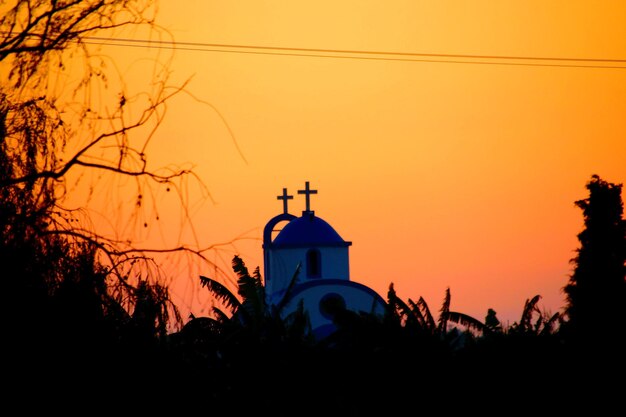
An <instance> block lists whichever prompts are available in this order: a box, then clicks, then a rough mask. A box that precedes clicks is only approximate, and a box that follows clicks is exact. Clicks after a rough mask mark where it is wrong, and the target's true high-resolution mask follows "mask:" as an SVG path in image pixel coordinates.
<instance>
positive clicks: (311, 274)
mask: <svg viewBox="0 0 626 417" xmlns="http://www.w3.org/2000/svg"><path fill="white" fill-rule="evenodd" d="M306 276H307V278H319V277H321V276H322V254H321V253H320V251H319V250H317V249H309V251H308V252H307V253H306Z"/></svg>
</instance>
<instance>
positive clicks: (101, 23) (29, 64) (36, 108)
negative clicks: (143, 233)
mask: <svg viewBox="0 0 626 417" xmlns="http://www.w3.org/2000/svg"><path fill="white" fill-rule="evenodd" d="M155 13H156V8H155V7H154V2H153V1H152V0H130V1H123V0H86V1H74V0H70V1H53V0H34V1H30V0H16V1H11V2H1V3H0V73H1V74H2V82H0V265H2V269H1V270H0V277H1V278H2V282H3V293H4V294H5V295H6V298H7V299H10V300H11V301H12V303H11V305H12V306H13V308H11V309H10V310H11V314H10V315H9V316H8V317H7V320H6V323H7V324H6V326H5V331H6V333H7V334H10V335H11V337H10V339H9V340H8V341H7V343H6V347H7V348H8V349H9V351H10V352H12V353H13V354H14V355H15V356H11V355H9V357H11V360H10V363H11V364H12V365H15V366H17V367H18V368H19V369H18V370H17V371H18V375H19V376H20V377H24V378H29V379H31V380H37V379H38V378H39V377H41V376H42V375H50V376H52V375H57V374H58V372H63V373H67V374H68V376H67V378H68V379H69V380H72V379H73V378H72V377H71V376H70V375H69V372H71V371H76V372H81V373H82V374H83V375H89V376H90V377H92V378H94V377H99V376H102V375H106V374H107V373H109V374H110V373H112V372H116V371H118V372H119V370H120V369H122V368H124V367H125V366H128V367H130V368H132V365H136V364H137V362H136V361H135V359H136V358H142V357H146V354H147V351H148V350H152V351H153V352H154V349H155V348H157V347H158V346H157V345H158V344H159V343H160V341H163V340H164V339H165V336H166V333H167V329H168V326H170V325H172V326H176V325H177V324H179V323H180V322H181V320H180V317H179V313H178V310H177V307H176V306H175V305H174V304H173V303H172V302H171V300H170V297H169V291H168V288H167V285H166V284H165V281H164V280H163V278H166V277H165V276H164V275H163V273H162V269H161V268H160V265H158V264H157V262H156V260H155V256H156V255H155V254H156V253H160V252H168V251H171V252H175V251H183V252H185V253H192V254H193V255H194V256H195V255H197V256H198V257H200V258H201V257H202V250H199V249H190V248H188V247H186V246H180V247H175V248H171V249H170V248H154V249H152V248H142V247H140V246H139V245H138V244H137V243H136V241H135V236H133V235H125V234H124V233H123V232H122V231H119V230H118V231H115V232H116V233H115V234H109V233H103V232H100V231H99V230H98V229H97V228H96V226H95V222H93V221H92V220H91V219H90V218H89V213H88V211H87V210H86V208H85V207H78V208H68V207H69V197H70V196H71V192H72V190H73V189H74V187H75V185H76V184H78V183H79V182H80V184H85V183H88V184H87V186H86V187H85V188H86V190H87V191H88V193H86V194H88V195H89V196H91V195H98V194H101V193H102V192H103V191H105V188H104V187H106V186H107V184H108V186H109V187H114V188H112V189H113V190H116V188H115V187H117V185H118V184H119V183H120V182H122V181H121V180H120V179H124V180H126V181H128V182H129V183H130V184H135V185H136V188H135V189H134V192H135V198H134V200H133V201H131V203H130V204H129V205H130V206H131V210H130V211H132V212H133V214H132V215H131V219H133V218H135V219H137V218H142V216H141V215H140V213H141V211H142V210H144V208H143V207H145V206H146V205H149V204H150V203H153V202H151V201H150V200H149V196H150V194H151V192H154V191H155V190H159V191H163V192H168V191H170V190H172V191H177V190H179V189H180V186H181V185H184V184H185V181H186V180H185V178H194V173H193V172H192V171H190V170H188V169H183V168H176V167H174V168H167V169H154V168H153V167H150V166H149V164H148V157H147V155H148V150H149V144H150V141H151V139H152V137H153V135H154V132H155V130H156V129H157V128H158V126H159V125H160V123H161V120H162V119H163V117H164V114H165V103H166V101H167V100H168V99H169V98H170V97H172V96H173V95H175V94H177V93H179V92H181V91H182V90H183V89H184V85H185V84H183V85H182V86H170V85H168V74H169V72H168V70H167V65H163V62H155V63H154V68H155V70H154V72H151V74H153V75H154V78H152V80H151V82H150V81H148V82H149V85H148V87H146V88H147V90H146V91H141V92H131V91H130V90H129V87H128V85H126V84H125V83H124V80H123V79H122V77H121V74H120V73H119V72H118V71H117V70H116V66H115V63H114V60H111V59H110V58H109V57H106V56H104V55H103V54H102V53H101V51H100V50H98V48H99V47H98V46H97V45H94V39H93V38H92V37H93V36H96V35H101V36H114V35H115V34H116V32H115V31H119V30H122V29H124V28H138V27H144V28H148V29H149V30H151V31H152V32H151V33H153V34H154V33H156V34H158V35H165V32H164V31H162V30H160V29H159V28H158V27H157V26H156V25H155V24H154V14H155ZM117 33H119V32H117ZM111 61H113V64H111ZM160 69H162V70H160ZM76 79H77V80H76ZM73 80H76V82H73ZM96 92H97V93H96ZM90 178H91V179H92V180H91V179H90ZM105 178H106V180H104V179H105ZM98 181H100V182H98ZM200 185H202V184H201V183H200ZM114 192H115V191H114ZM180 202H181V204H182V205H183V206H184V200H182V197H181V200H180ZM72 204H76V203H75V202H74V203H72ZM105 211H106V216H107V217H109V220H112V219H111V218H110V217H111V215H112V212H111V208H110V207H107V208H106V209H105ZM132 216H135V217H132ZM144 222H145V223H144ZM141 225H142V226H144V225H145V226H146V227H147V221H144V220H141ZM207 262H208V261H207ZM155 358H156V356H152V359H155ZM155 360H156V359H155ZM145 364H146V366H144V367H142V370H143V371H145V370H148V369H151V368H153V369H159V367H158V366H156V364H155V363H154V362H151V363H150V361H145ZM51 367H52V368H54V369H51ZM51 371H58V372H51ZM129 372H133V371H132V370H129ZM120 374H121V372H120ZM137 374H138V376H139V375H140V372H138V373H137ZM75 380H79V379H75ZM138 381H139V380H138ZM144 381H145V379H144ZM85 386H87V384H85Z"/></svg>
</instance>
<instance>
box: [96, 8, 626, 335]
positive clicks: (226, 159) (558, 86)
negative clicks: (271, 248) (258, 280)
mask: <svg viewBox="0 0 626 417" xmlns="http://www.w3.org/2000/svg"><path fill="white" fill-rule="evenodd" d="M624 22H626V2H620V1H593V2H591V1H556V0H555V1H549V2H546V1H528V0H524V1H507V2H493V1H478V0H477V1H472V2H466V1H441V0H437V1H415V0H406V1H399V0H393V1H386V2H380V1H364V0H358V1H356V0H354V1H340V2H338V1H324V0H320V1H315V2H294V1H262V2H259V1H236V2H233V1H204V0H202V1H200V0H198V1H184V2H180V1H161V2H160V11H159V14H158V16H157V20H156V23H157V24H159V25H160V26H161V27H163V28H164V29H166V30H167V31H168V32H169V36H171V37H169V38H168V37H167V36H166V37H164V38H162V40H165V41H171V40H174V41H175V42H177V43H178V49H177V50H175V51H172V50H169V49H166V48H147V47H138V46H140V45H137V44H133V43H132V42H126V43H125V44H124V43H120V44H119V45H117V46H111V45H105V46H103V47H102V48H103V51H104V52H105V53H107V54H109V55H111V56H112V57H113V58H114V59H116V60H117V62H118V67H119V69H120V71H121V72H122V73H123V74H124V75H125V76H126V77H127V78H126V81H127V83H128V85H131V86H132V85H133V79H138V77H142V76H143V77H145V73H142V71H145V69H142V68H145V67H144V64H145V60H144V58H145V57H151V58H154V57H155V56H156V55H155V54H159V57H162V58H164V59H165V58H171V59H172V61H171V70H172V73H171V77H170V81H171V83H172V84H176V83H181V82H183V81H184V80H187V79H188V78H190V77H191V80H190V82H189V84H188V85H187V87H186V91H188V92H189V93H190V94H179V95H177V96H176V97H174V98H173V99H172V100H171V101H170V102H169V104H168V111H167V115H166V118H165V120H164V122H163V123H162V125H161V127H160V129H159V130H158V132H157V134H156V136H155V137H154V139H153V140H152V142H151V143H150V148H149V151H148V156H149V158H150V163H151V164H152V166H163V165H168V164H176V165H183V166H193V167H194V170H195V172H196V173H197V174H198V177H199V179H200V180H201V181H202V182H203V183H204V184H205V185H206V187H207V189H208V191H209V192H210V197H211V198H203V194H202V193H201V190H200V189H199V188H198V187H196V186H191V187H190V188H189V191H188V192H189V194H188V195H186V197H187V198H188V201H189V208H190V215H191V216H192V220H193V230H194V231H195V237H193V236H192V235H191V234H190V230H191V228H190V227H188V225H184V231H183V232H182V234H177V228H178V227H179V226H181V224H180V222H179V221H178V217H177V216H178V214H171V215H170V217H169V220H161V221H160V225H159V226H158V227H157V228H152V229H150V230H151V232H150V234H149V235H146V237H145V238H146V242H152V243H154V244H155V245H157V244H175V243H177V242H181V241H182V242H188V241H192V240H193V239H196V240H195V241H194V242H195V243H197V244H198V245H199V246H200V247H204V246H208V245H211V244H218V243H222V242H229V241H231V240H233V239H237V238H239V237H245V238H246V239H242V240H240V239H238V240H236V241H235V242H234V244H233V245H226V246H223V247H221V248H220V250H219V251H216V252H215V253H212V254H211V255H210V256H212V257H214V259H215V260H216V262H222V263H225V264H226V265H227V267H226V269H228V265H229V262H230V259H231V258H232V255H233V254H235V253H237V254H239V255H241V256H242V258H243V259H244V261H245V262H246V264H247V265H248V267H250V268H254V267H255V266H257V265H259V266H261V268H262V266H263V265H262V248H261V241H260V238H261V233H262V230H263V227H264V225H265V223H266V222H267V221H268V220H269V219H270V218H272V217H273V216H275V215H276V214H279V213H280V212H281V211H282V203H281V202H280V201H278V200H277V199H276V196H277V195H279V194H280V193H281V191H282V188H283V187H286V188H287V189H288V191H289V193H290V194H293V195H295V199H294V200H292V201H291V202H290V212H291V213H292V214H298V215H299V214H300V213H301V211H302V210H303V209H304V199H303V198H302V196H298V195H297V190H299V189H302V188H303V187H304V183H305V181H310V183H311V187H312V188H314V189H317V190H318V194H317V195H314V196H312V199H311V205H312V209H313V210H315V213H316V214H317V215H318V216H320V217H321V218H323V219H324V220H326V221H328V222H329V223H330V224H331V225H332V226H334V228H335V229H336V230H337V232H338V233H339V234H340V235H341V236H342V237H343V238H344V239H345V240H348V241H351V242H353V245H352V246H351V248H350V260H351V279H352V280H354V281H357V282H360V283H363V284H366V285H368V286H370V287H372V288H373V289H375V290H376V291H378V292H379V293H380V294H381V295H383V297H385V296H386V292H387V289H388V286H389V284H390V283H391V282H393V283H394V286H395V289H396V291H397V293H398V295H399V296H400V297H401V298H403V299H405V300H406V299H407V298H412V299H414V300H417V299H418V298H419V297H420V296H423V297H424V298H425V300H426V301H427V302H428V304H429V306H430V308H431V310H432V311H433V313H436V312H438V310H439V308H440V306H441V302H442V300H443V297H444V295H445V290H446V288H447V287H450V290H451V294H452V304H451V309H452V310H456V311H461V312H464V313H466V314H470V315H472V316H474V317H476V318H478V319H480V320H483V319H484V317H485V315H486V312H487V309H488V308H493V309H494V310H496V312H497V314H498V317H499V318H500V320H501V321H503V322H504V323H505V324H506V323H509V324H511V323H513V322H514V321H516V320H518V319H519V316H520V315H521V312H522V308H523V306H524V302H525V300H526V299H528V298H531V297H533V296H534V295H536V294H539V295H541V296H542V300H541V302H540V306H541V307H542V308H544V309H545V310H547V311H549V312H552V313H554V312H557V311H559V310H560V309H561V308H562V307H563V306H564V296H563V294H562V292H561V288H562V287H563V286H564V285H565V284H566V283H567V280H568V275H569V273H570V272H571V270H572V269H571V268H572V266H571V264H570V263H569V260H570V259H571V258H572V257H573V256H575V249H576V248H577V247H578V241H577V239H576V235H577V233H578V232H580V231H581V230H582V227H583V224H582V219H583V218H582V212H581V210H579V209H578V208H576V207H575V205H574V202H575V201H576V200H578V199H582V198H585V197H587V190H586V189H585V184H586V183H587V181H588V180H589V179H590V177H591V175H592V174H598V175H600V176H601V177H602V178H603V179H605V180H607V181H610V182H614V183H623V182H626V24H624ZM119 36H120V38H121V37H124V38H129V39H135V40H142V39H143V40H145V39H147V37H146V36H145V34H143V33H142V32H140V31H137V32H127V33H120V34H119ZM153 39H155V38H154V37H153ZM109 43H115V41H113V40H112V41H110V42H109ZM192 44H193V45H192ZM124 45H125V46H124ZM162 45H163V44H162ZM167 45H168V44H165V46H167ZM170 45H171V44H170ZM264 47H265V48H267V49H264ZM271 48H290V49H271ZM332 51H340V52H332ZM346 51H352V52H346ZM374 52H375V53H374ZM529 58H534V59H529ZM544 58H550V59H544ZM574 59H577V60H574ZM585 67H586V68H585ZM607 67H614V68H607ZM133 77H135V78H133ZM129 88H132V87H129ZM204 197H206V196H204ZM168 201H169V200H168ZM168 201H165V200H163V201H161V202H160V212H161V218H162V219H168V217H167V213H168V210H170V206H169V205H168V204H170V203H169V202H168ZM171 210H172V212H171V213H178V212H176V211H175V208H174V206H172V208H171ZM167 222H169V223H167ZM214 272H215V271H210V270H207V271H203V274H204V275H207V276H213V274H214ZM183 275H184V274H183ZM196 279H197V277H196V276H195V275H194V276H192V277H189V276H180V277H177V278H176V279H175V280H174V283H173V286H172V288H173V290H174V293H175V296H176V301H177V303H179V304H180V305H181V307H183V308H184V309H189V310H190V311H192V312H193V313H194V314H196V315H202V314H206V313H208V310H207V304H206V302H203V301H202V300H201V299H200V298H199V296H198V294H197V290H198V288H197V282H195V281H196ZM190 280H191V281H194V282H193V284H191V283H190V282H189V281H190Z"/></svg>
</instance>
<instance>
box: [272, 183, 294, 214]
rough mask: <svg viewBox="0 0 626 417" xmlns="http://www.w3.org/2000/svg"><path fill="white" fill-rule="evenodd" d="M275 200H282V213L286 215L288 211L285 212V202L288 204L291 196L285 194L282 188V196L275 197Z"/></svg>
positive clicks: (285, 191)
mask: <svg viewBox="0 0 626 417" xmlns="http://www.w3.org/2000/svg"><path fill="white" fill-rule="evenodd" d="M276 199H277V200H283V212H284V213H285V214H287V213H288V210H287V202H288V201H289V200H293V196H292V195H289V194H287V189H286V188H283V195H279V196H277V197H276Z"/></svg>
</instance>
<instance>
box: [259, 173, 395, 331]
mask: <svg viewBox="0 0 626 417" xmlns="http://www.w3.org/2000/svg"><path fill="white" fill-rule="evenodd" d="M314 194H317V190H313V189H311V188H310V185H309V182H308V181H307V182H306V183H305V187H304V189H303V190H298V195H304V199H305V210H304V211H303V212H302V215H301V216H300V217H298V216H296V215H293V214H290V213H289V204H288V203H289V200H292V199H293V196H292V195H289V194H288V192H287V189H286V188H283V193H282V195H279V196H278V197H277V199H278V200H282V202H283V212H282V213H281V214H279V215H277V216H275V217H273V218H272V219H270V221H269V222H268V223H267V224H266V226H265V228H264V230H263V256H264V276H265V294H266V301H267V304H268V305H273V306H277V305H279V304H282V310H281V315H282V316H283V317H286V316H287V315H289V314H290V313H292V312H294V311H296V309H297V308H298V304H299V303H301V302H302V303H303V306H304V310H305V312H306V313H307V314H308V316H309V320H310V323H311V329H312V331H313V335H314V337H315V338H316V339H323V338H324V337H326V336H328V335H329V334H331V333H332V332H333V331H334V330H335V329H336V328H335V325H334V324H333V321H332V315H331V314H330V312H329V306H331V305H332V306H335V307H337V306H339V307H345V308H346V309H348V310H351V311H354V312H357V313H358V312H365V313H371V314H375V315H378V316H382V315H383V314H384V312H385V304H386V303H385V301H384V300H383V298H382V297H381V296H380V295H379V294H378V293H376V292H375V291H374V290H372V289H371V288H369V287H367V286H365V285H363V284H360V283H358V282H355V281H351V280H350V260H349V248H350V246H351V245H352V242H349V241H345V240H344V239H343V238H342V237H341V236H340V235H339V233H337V231H336V230H335V229H334V228H333V227H332V226H331V225H330V224H328V223H327V222H326V221H325V220H323V219H322V218H321V217H318V216H316V214H315V212H314V211H313V210H311V195H314Z"/></svg>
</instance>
